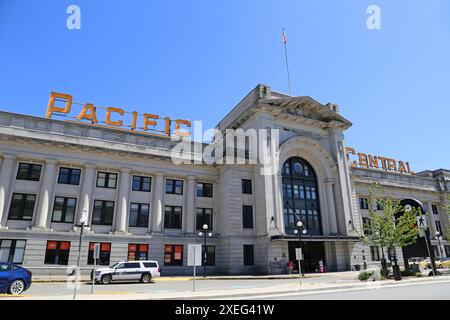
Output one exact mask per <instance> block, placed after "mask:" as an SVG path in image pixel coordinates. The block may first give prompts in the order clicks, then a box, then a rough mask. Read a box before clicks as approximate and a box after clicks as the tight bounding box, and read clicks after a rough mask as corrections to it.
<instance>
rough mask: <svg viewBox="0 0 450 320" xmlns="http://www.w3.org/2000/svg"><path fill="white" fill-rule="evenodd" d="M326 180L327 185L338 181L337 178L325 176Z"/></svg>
mask: <svg viewBox="0 0 450 320" xmlns="http://www.w3.org/2000/svg"><path fill="white" fill-rule="evenodd" d="M324 182H325V184H326V185H331V184H334V183H336V179H335V178H325V180H324Z"/></svg>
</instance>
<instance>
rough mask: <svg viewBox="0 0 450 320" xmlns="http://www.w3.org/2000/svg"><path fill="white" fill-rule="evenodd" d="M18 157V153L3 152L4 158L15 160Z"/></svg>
mask: <svg viewBox="0 0 450 320" xmlns="http://www.w3.org/2000/svg"><path fill="white" fill-rule="evenodd" d="M16 157H17V155H16V154H14V153H3V154H2V158H3V159H8V160H15V159H16Z"/></svg>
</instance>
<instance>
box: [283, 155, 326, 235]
mask: <svg viewBox="0 0 450 320" xmlns="http://www.w3.org/2000/svg"><path fill="white" fill-rule="evenodd" d="M282 183H283V204H284V226H285V230H286V233H288V234H292V233H293V231H294V228H295V226H296V224H297V221H298V220H299V219H300V220H301V221H302V223H303V225H304V226H305V227H306V229H307V231H308V234H310V235H322V224H321V218H320V205H319V192H318V188H317V177H316V173H315V172H314V169H313V168H312V167H311V165H310V164H309V163H308V162H307V161H305V160H303V159H301V158H298V157H293V158H289V159H288V160H286V162H285V163H284V165H283V171H282Z"/></svg>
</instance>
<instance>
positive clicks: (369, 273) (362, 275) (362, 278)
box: [358, 271, 374, 281]
mask: <svg viewBox="0 0 450 320" xmlns="http://www.w3.org/2000/svg"><path fill="white" fill-rule="evenodd" d="M373 274H374V272H373V271H361V272H360V273H359V275H358V279H359V280H360V281H367V279H369V277H370V276H372V275H373Z"/></svg>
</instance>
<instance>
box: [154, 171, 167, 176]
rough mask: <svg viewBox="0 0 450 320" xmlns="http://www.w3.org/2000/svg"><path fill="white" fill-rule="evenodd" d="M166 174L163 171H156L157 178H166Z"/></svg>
mask: <svg viewBox="0 0 450 320" xmlns="http://www.w3.org/2000/svg"><path fill="white" fill-rule="evenodd" d="M164 174H165V172H163V171H155V177H164Z"/></svg>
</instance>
